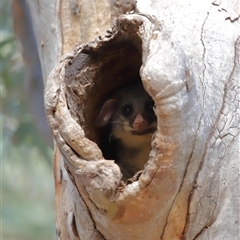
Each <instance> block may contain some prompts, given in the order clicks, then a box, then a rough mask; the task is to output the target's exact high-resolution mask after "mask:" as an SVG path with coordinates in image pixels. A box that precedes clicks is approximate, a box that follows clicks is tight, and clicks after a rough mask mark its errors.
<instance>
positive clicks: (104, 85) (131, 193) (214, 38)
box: [29, 0, 240, 240]
mask: <svg viewBox="0 0 240 240" xmlns="http://www.w3.org/2000/svg"><path fill="white" fill-rule="evenodd" d="M81 3H82V5H81ZM117 3H118V4H115V5H112V6H113V8H112V11H113V15H112V19H115V18H116V17H117V16H118V14H119V13H122V12H124V13H125V12H127V13H128V14H127V15H121V16H120V17H119V18H118V19H117V23H116V24H115V25H114V27H113V29H111V31H108V32H107V34H106V35H104V31H105V29H107V28H109V26H110V4H108V3H107V2H106V3H104V2H102V1H101V3H100V1H99V3H98V2H97V1H94V3H92V5H91V8H90V7H89V5H88V4H90V2H88V3H85V2H80V1H55V2H52V3H48V2H47V1H41V3H40V2H39V4H40V5H37V3H36V2H35V3H33V2H32V1H29V4H30V5H31V9H32V16H34V18H35V29H36V32H37V36H38V40H39V51H40V56H41V63H42V66H43V69H44V78H45V79H46V78H47V76H48V74H49V73H50V71H51V69H52V68H53V67H55V66H56V67H55V69H54V70H53V71H52V72H51V74H50V76H49V78H48V81H47V84H46V94H45V106H46V112H47V117H48V120H49V124H50V127H51V129H52V133H53V136H54V138H55V140H56V144H57V146H58V147H59V149H60V152H59V151H57V150H56V154H55V182H56V214H57V229H58V231H57V232H58V236H59V239H153V240H154V239H238V237H239V224H238V222H239V174H238V173H239V79H240V70H239V69H240V24H239V8H237V7H238V6H239V2H238V1H232V2H231V4H228V5H226V2H225V1H222V2H216V1H215V2H211V1H195V2H192V1H183V2H173V1H169V0H168V1H160V2H159V1H154V0H153V1H151V4H150V3H147V2H146V1H144V0H140V1H138V2H137V3H136V6H135V4H134V2H131V4H127V5H126V2H125V1H117ZM123 4H125V5H124V8H121V6H123ZM63 6H64V8H63ZM74 6H75V7H74ZM76 6H77V7H76ZM126 6H127V7H126ZM129 6H130V7H129ZM93 9H94V10H95V11H93ZM103 11H105V16H108V18H105V19H106V20H105V22H104V21H99V18H101V17H100V16H103V15H102V14H103ZM76 12H77V13H76ZM90 12H91V13H93V14H91V15H87V14H89V13H90ZM64 16H65V17H64ZM66 16H67V17H66ZM86 16H88V17H86ZM89 21H90V23H91V24H90V23H89ZM47 22H48V23H49V22H51V24H46V23H47ZM93 23H94V24H93ZM43 33H44V34H43ZM52 33H54V34H52ZM94 35H95V36H94ZM97 35H102V37H101V38H96V39H95V40H94V38H95V37H97ZM79 36H81V37H79ZM90 40H94V41H92V42H89V41H90ZM79 42H80V43H81V42H89V43H86V44H83V45H81V44H80V45H77V46H76V47H75V48H73V45H74V44H77V43H79ZM40 43H41V44H40ZM42 43H44V44H42ZM43 46H44V47H43ZM72 48H73V50H72V51H70V52H68V53H66V52H67V51H69V50H71V49H72ZM63 53H66V54H65V55H64V56H63V57H62V58H61V60H60V62H59V57H60V56H61V55H62V54H63ZM58 62H59V63H58ZM138 73H140V76H141V79H142V81H143V84H144V86H145V88H146V90H147V91H148V93H149V94H150V95H151V96H152V97H153V99H154V101H155V105H156V115H157V117H158V129H157V132H156V134H155V136H154V139H153V142H152V151H151V153H150V156H149V160H148V162H147V164H146V165H145V168H144V171H143V173H142V174H141V175H140V177H139V178H136V179H135V181H132V182H131V183H129V184H127V185H126V184H124V183H123V182H122V181H121V173H120V170H119V168H118V166H117V165H116V164H115V163H114V162H113V161H109V160H105V159H104V158H103V156H102V153H101V150H100V149H99V148H98V146H97V143H99V141H101V135H100V134H99V133H98V132H97V131H96V129H95V128H94V124H93V122H94V117H95V116H96V114H97V104H98V103H99V102H101V100H102V99H103V98H104V96H106V95H107V94H108V93H110V92H111V91H113V90H114V89H117V88H118V87H120V86H122V85H124V84H126V83H128V82H130V81H131V79H132V78H134V77H135V76H137V75H138ZM113 76H114V77H113ZM60 153H61V154H60ZM61 155H62V158H61Z"/></svg>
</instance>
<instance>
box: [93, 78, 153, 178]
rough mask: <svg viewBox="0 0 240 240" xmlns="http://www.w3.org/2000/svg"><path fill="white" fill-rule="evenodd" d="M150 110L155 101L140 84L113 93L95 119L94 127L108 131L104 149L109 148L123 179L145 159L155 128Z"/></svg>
mask: <svg viewBox="0 0 240 240" xmlns="http://www.w3.org/2000/svg"><path fill="white" fill-rule="evenodd" d="M153 107H154V101H153V100H152V98H151V97H150V96H149V95H148V94H147V92H146V91H145V90H144V88H143V86H142V83H141V82H139V83H137V84H131V85H128V86H126V87H124V88H122V89H120V90H118V91H116V92H114V93H113V94H112V95H111V97H110V98H109V99H108V100H107V101H106V102H105V103H104V104H103V106H102V108H101V110H100V112H99V114H98V116H97V118H96V120H95V125H96V126H97V127H100V128H101V127H106V128H107V129H108V133H107V138H108V140H107V141H108V143H107V147H106V148H111V152H112V153H113V158H114V159H115V160H116V162H117V164H118V165H119V166H120V168H121V170H122V173H123V179H124V180H126V179H128V178H130V177H132V176H133V175H134V174H135V173H136V172H138V171H139V170H142V169H143V167H144V164H145V163H146V161H147V160H148V156H149V153H150V150H151V140H152V135H153V133H154V132H155V130H156V128H157V118H156V115H155V114H154V111H153ZM105 146H106V145H105Z"/></svg>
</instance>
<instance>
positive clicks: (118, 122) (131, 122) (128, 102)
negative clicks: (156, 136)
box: [112, 91, 156, 135]
mask: <svg viewBox="0 0 240 240" xmlns="http://www.w3.org/2000/svg"><path fill="white" fill-rule="evenodd" d="M153 107H154V102H153V100H152V99H151V97H150V96H149V95H148V94H147V93H146V92H145V91H137V92H134V91H133V92H132V94H131V95H127V96H124V97H123V98H122V99H120V100H119V101H118V104H117V107H116V110H115V112H114V114H113V117H112V129H113V134H114V132H115V131H116V130H117V131H119V130H123V131H126V132H131V133H132V134H136V135H142V134H146V133H149V132H153V131H155V130H156V116H155V114H154V111H153Z"/></svg>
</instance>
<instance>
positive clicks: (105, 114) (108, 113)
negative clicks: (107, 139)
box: [95, 99, 118, 127]
mask: <svg viewBox="0 0 240 240" xmlns="http://www.w3.org/2000/svg"><path fill="white" fill-rule="evenodd" d="M117 104H118V101H117V100H115V99H109V100H108V101H107V102H105V103H104V105H103V106H102V108H101V110H100V112H99V114H98V116H97V118H96V120H95V126H97V127H104V126H106V125H107V123H108V121H109V120H110V118H111V117H112V116H113V114H114V112H115V111H116V107H117Z"/></svg>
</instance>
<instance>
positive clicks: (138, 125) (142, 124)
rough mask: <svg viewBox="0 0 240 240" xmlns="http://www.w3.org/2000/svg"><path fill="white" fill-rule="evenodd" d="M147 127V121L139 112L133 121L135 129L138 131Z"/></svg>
mask: <svg viewBox="0 0 240 240" xmlns="http://www.w3.org/2000/svg"><path fill="white" fill-rule="evenodd" d="M146 128H147V121H146V120H145V119H144V117H143V116H142V115H141V114H139V113H138V114H137V116H136V117H135V119H134V122H133V129H134V130H136V131H139V132H141V131H144V130H145V129H146Z"/></svg>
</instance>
